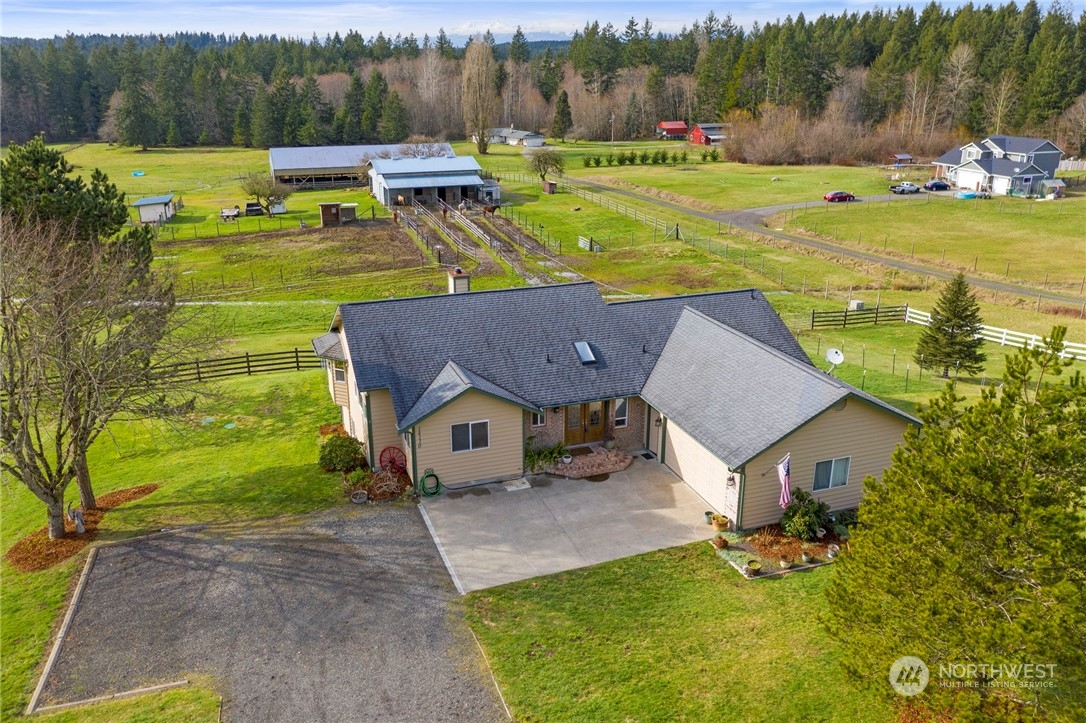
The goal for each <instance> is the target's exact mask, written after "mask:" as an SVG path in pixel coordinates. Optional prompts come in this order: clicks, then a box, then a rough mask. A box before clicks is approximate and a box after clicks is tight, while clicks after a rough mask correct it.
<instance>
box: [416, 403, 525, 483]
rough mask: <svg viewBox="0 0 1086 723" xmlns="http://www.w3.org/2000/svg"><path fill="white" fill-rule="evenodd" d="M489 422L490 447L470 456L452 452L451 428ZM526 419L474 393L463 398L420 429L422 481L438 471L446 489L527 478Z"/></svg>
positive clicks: (511, 408)
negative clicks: (426, 472) (425, 472)
mask: <svg viewBox="0 0 1086 723" xmlns="http://www.w3.org/2000/svg"><path fill="white" fill-rule="evenodd" d="M484 419H485V420H487V421H489V422H490V446H489V447H488V448H487V449H481V450H471V451H468V452H453V451H452V425H454V424H461V423H464V422H479V421H482V420H484ZM523 420H524V417H523V413H522V410H521V409H520V407H515V406H513V405H511V404H508V403H506V402H502V401H500V400H497V399H495V398H493V397H489V396H487V395H485V394H482V393H480V392H475V391H469V392H466V393H464V395H463V396H461V397H459V398H458V399H456V400H455V401H453V402H452V403H450V404H448V405H446V406H445V407H443V408H442V409H440V410H439V411H437V412H435V413H434V414H433V415H432V416H430V417H427V418H426V419H425V420H423V421H422V422H421V423H420V424H419V425H418V426H416V427H415V434H416V437H415V455H416V457H417V465H418V471H419V475H420V476H421V475H422V473H423V470H425V469H427V468H433V470H434V472H436V473H437V475H438V477H439V478H440V479H441V484H443V485H455V484H460V483H463V482H475V481H478V480H491V479H512V478H515V477H519V476H521V475H522V474H523V473H524V437H523V432H522V430H523V423H524V422H523Z"/></svg>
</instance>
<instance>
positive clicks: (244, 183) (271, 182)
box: [241, 173, 294, 216]
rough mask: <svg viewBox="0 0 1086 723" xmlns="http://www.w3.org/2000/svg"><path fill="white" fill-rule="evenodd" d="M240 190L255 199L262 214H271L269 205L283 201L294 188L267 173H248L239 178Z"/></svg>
mask: <svg viewBox="0 0 1086 723" xmlns="http://www.w3.org/2000/svg"><path fill="white" fill-rule="evenodd" d="M241 192H242V193H244V194H245V195H246V196H250V197H252V198H255V199H256V202H257V203H259V204H260V207H261V208H262V209H264V214H265V215H267V216H270V215H271V207H272V206H275V205H277V204H280V203H283V202H284V201H286V200H287V199H288V198H290V197H291V195H293V193H294V189H293V188H291V187H290V186H288V185H287V184H285V183H280V182H279V181H277V180H275V179H274V178H272V177H271V176H270V175H269V174H267V173H250V174H249V175H248V176H246V177H245V178H243V179H242V180H241Z"/></svg>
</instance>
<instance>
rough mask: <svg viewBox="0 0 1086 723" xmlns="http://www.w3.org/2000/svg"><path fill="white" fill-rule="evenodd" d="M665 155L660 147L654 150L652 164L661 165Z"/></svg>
mask: <svg viewBox="0 0 1086 723" xmlns="http://www.w3.org/2000/svg"><path fill="white" fill-rule="evenodd" d="M664 155H665V154H664V152H663V151H661V150H659V149H657V150H655V151H653V152H652V165H654V166H655V165H659V163H660V161H661V160H663V157H664Z"/></svg>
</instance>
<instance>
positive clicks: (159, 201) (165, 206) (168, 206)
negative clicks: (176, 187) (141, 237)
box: [132, 193, 181, 225]
mask: <svg viewBox="0 0 1086 723" xmlns="http://www.w3.org/2000/svg"><path fill="white" fill-rule="evenodd" d="M173 199H174V195H173V194H172V193H167V194H166V195H164V196H148V197H147V198H141V199H139V200H138V201H136V202H135V203H133V204H132V207H133V208H135V209H136V210H137V211H139V214H140V223H157V224H159V225H161V224H164V223H166V222H167V221H169V220H170V219H171V218H173V215H174V214H175V213H177V209H179V208H181V201H180V200H178V201H174V200H173Z"/></svg>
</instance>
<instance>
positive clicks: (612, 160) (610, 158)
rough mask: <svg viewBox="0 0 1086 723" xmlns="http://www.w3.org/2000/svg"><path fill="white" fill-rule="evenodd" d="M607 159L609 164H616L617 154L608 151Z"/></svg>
mask: <svg viewBox="0 0 1086 723" xmlns="http://www.w3.org/2000/svg"><path fill="white" fill-rule="evenodd" d="M605 160H606V161H607V165H608V166H613V165H615V154H614V153H608V154H607V158H606V159H605Z"/></svg>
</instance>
